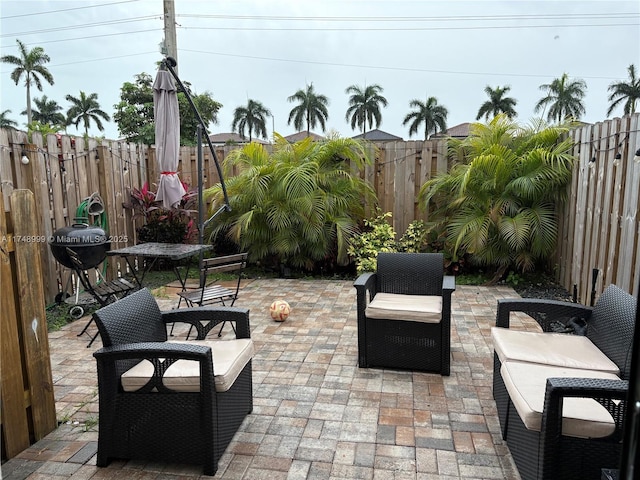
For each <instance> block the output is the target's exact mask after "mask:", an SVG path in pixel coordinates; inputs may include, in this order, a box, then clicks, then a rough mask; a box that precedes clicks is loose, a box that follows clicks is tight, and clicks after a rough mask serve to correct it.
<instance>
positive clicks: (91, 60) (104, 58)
mask: <svg viewBox="0 0 640 480" xmlns="http://www.w3.org/2000/svg"><path fill="white" fill-rule="evenodd" d="M151 53H153V54H156V55H157V54H158V52H157V51H153V52H140V53H130V54H129V55H116V56H114V57H103V58H92V59H90V60H78V61H77V62H68V63H56V64H52V65H47V68H49V67H65V66H67V65H77V64H80V63H90V62H101V61H103V60H114V59H118V58H125V57H137V56H139V55H149V54H151ZM10 73H11V72H10V71H6V72H0V75H6V74H10Z"/></svg>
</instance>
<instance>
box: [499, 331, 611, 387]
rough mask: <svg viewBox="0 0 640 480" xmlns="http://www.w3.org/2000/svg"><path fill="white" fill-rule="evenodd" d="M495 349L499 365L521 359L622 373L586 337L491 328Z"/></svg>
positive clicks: (559, 365) (557, 365) (543, 363)
mask: <svg viewBox="0 0 640 480" xmlns="http://www.w3.org/2000/svg"><path fill="white" fill-rule="evenodd" d="M491 339H492V340H493V348H494V350H495V352H496V353H497V354H498V358H499V359H500V362H502V363H504V362H505V361H507V360H518V361H522V362H532V363H540V364H542V365H553V366H556V367H566V368H579V369H583V370H598V371H601V372H608V373H612V374H614V375H619V374H620V369H619V368H618V366H617V365H616V364H615V363H614V362H613V361H611V360H610V359H609V357H607V356H606V355H605V354H604V353H602V352H601V351H600V349H598V347H596V346H595V345H594V344H593V342H591V340H589V339H588V338H587V337H583V336H580V335H568V334H566V333H539V332H522V331H518V330H511V329H508V328H500V327H492V328H491Z"/></svg>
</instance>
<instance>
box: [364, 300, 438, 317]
mask: <svg viewBox="0 0 640 480" xmlns="http://www.w3.org/2000/svg"><path fill="white" fill-rule="evenodd" d="M365 315H366V316H367V318H380V319H386V320H410V321H413V322H425V323H440V321H441V320H442V297H438V296H431V295H402V294H399V293H378V294H376V296H375V297H373V300H372V301H371V303H370V304H369V305H368V306H367V308H366V310H365Z"/></svg>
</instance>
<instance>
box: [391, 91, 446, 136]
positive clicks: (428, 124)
mask: <svg viewBox="0 0 640 480" xmlns="http://www.w3.org/2000/svg"><path fill="white" fill-rule="evenodd" d="M409 106H410V107H412V108H416V110H415V111H413V112H411V113H408V114H407V116H406V117H404V120H403V122H402V125H406V124H407V123H409V122H411V125H410V126H409V138H411V135H413V134H414V133H418V127H419V126H420V124H421V123H424V139H425V140H427V138H429V133H438V128H440V131H441V132H444V131H445V130H446V129H447V115H448V114H449V112H448V111H447V109H446V108H445V107H444V106H442V105H438V99H437V98H436V97H429V98H427V101H426V102H421V101H420V100H418V99H417V98H415V99H413V100H411V101H410V102H409Z"/></svg>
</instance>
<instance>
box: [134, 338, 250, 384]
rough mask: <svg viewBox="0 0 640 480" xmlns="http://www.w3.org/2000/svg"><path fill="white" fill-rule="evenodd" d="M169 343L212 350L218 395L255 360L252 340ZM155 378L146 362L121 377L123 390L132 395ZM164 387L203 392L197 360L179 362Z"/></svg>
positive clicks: (171, 369) (165, 378)
mask: <svg viewBox="0 0 640 480" xmlns="http://www.w3.org/2000/svg"><path fill="white" fill-rule="evenodd" d="M168 343H188V344H190V345H205V346H208V347H211V353H212V355H213V374H214V377H215V385H216V392H226V391H227V390H229V388H231V386H232V385H233V382H235V381H236V378H238V375H240V372H242V369H243V368H244V367H245V366H246V365H247V363H249V361H250V360H251V358H252V357H253V341H252V340H251V339H250V338H239V339H235V340H192V341H187V340H170V341H169V342H168ZM152 375H153V365H152V364H151V362H149V361H148V360H143V361H141V362H140V363H138V364H137V365H135V366H134V367H132V368H130V369H129V370H127V371H126V372H125V373H124V374H122V377H121V381H122V388H123V389H124V391H125V392H133V391H136V390H138V389H139V388H141V387H143V386H145V385H146V384H147V382H148V381H149V379H150V378H151V376H152ZM163 383H164V385H165V387H167V388H170V389H171V390H175V391H177V392H199V391H200V364H199V362H197V361H195V360H178V361H177V362H175V363H174V364H173V365H171V366H170V367H169V368H168V369H167V371H166V372H165V374H164V377H163Z"/></svg>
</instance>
